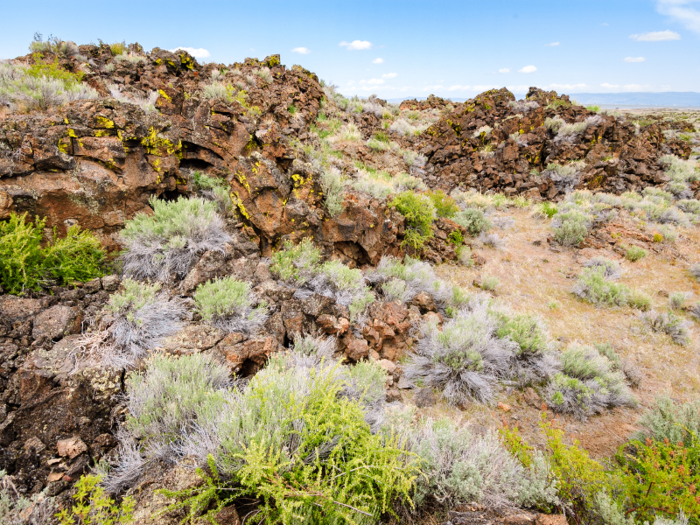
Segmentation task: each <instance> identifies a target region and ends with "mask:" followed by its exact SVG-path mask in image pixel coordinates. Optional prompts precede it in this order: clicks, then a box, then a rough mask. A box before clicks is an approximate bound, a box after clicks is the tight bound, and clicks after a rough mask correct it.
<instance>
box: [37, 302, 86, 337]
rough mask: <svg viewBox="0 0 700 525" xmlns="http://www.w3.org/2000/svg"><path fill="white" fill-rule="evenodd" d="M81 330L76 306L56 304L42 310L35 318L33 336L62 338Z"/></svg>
mask: <svg viewBox="0 0 700 525" xmlns="http://www.w3.org/2000/svg"><path fill="white" fill-rule="evenodd" d="M79 331H80V322H79V319H78V312H77V311H76V309H75V308H70V307H68V306H63V305H56V306H52V307H51V308H49V309H48V310H44V311H43V312H41V313H40V314H39V315H38V316H37V317H36V319H35V320H34V329H33V330H32V337H34V339H39V338H40V337H47V338H49V339H61V338H62V337H64V336H66V335H68V334H75V333H77V332H79Z"/></svg>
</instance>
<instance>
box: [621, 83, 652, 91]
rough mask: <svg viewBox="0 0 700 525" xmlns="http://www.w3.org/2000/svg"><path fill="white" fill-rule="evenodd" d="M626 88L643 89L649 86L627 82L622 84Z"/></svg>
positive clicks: (630, 89) (629, 89) (631, 89)
mask: <svg viewBox="0 0 700 525" xmlns="http://www.w3.org/2000/svg"><path fill="white" fill-rule="evenodd" d="M622 87H623V88H625V90H627V91H642V90H643V89H644V88H647V87H648V86H642V85H641V84H625V85H624V86H622Z"/></svg>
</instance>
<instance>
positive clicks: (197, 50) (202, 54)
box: [170, 47, 211, 58]
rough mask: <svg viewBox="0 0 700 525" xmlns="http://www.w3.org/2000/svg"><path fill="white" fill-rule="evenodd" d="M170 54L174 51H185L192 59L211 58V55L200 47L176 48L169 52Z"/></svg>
mask: <svg viewBox="0 0 700 525" xmlns="http://www.w3.org/2000/svg"><path fill="white" fill-rule="evenodd" d="M170 51H171V52H172V53H174V52H175V51H187V52H188V53H189V54H190V55H192V56H193V57H194V58H207V57H210V56H211V53H209V51H207V50H206V49H204V48H202V47H176V48H175V49H171V50H170Z"/></svg>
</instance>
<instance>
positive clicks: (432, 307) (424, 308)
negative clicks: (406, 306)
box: [411, 292, 437, 314]
mask: <svg viewBox="0 0 700 525" xmlns="http://www.w3.org/2000/svg"><path fill="white" fill-rule="evenodd" d="M411 304H412V305H414V306H417V307H418V308H419V309H420V312H421V313H422V314H424V313H426V312H437V305H436V304H435V300H434V299H433V296H432V295H430V294H428V293H426V292H420V293H419V294H416V296H415V297H414V298H413V299H412V300H411Z"/></svg>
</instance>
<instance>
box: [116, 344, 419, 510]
mask: <svg viewBox="0 0 700 525" xmlns="http://www.w3.org/2000/svg"><path fill="white" fill-rule="evenodd" d="M300 345H301V346H306V347H307V351H304V352H296V351H292V352H290V353H288V354H285V355H278V356H275V357H273V358H272V359H271V360H270V361H269V363H268V365H267V366H266V368H264V369H263V370H262V371H260V372H259V373H258V374H257V375H255V376H254V377H253V378H252V379H251V380H250V381H249V382H248V383H247V385H245V386H244V387H242V388H233V387H230V386H229V385H228V384H227V379H226V378H227V373H226V369H225V368H224V367H221V366H220V365H216V364H213V363H212V362H211V361H209V360H208V359H207V358H206V357H204V356H203V355H201V354H197V355H192V356H187V357H181V358H179V359H172V358H167V357H159V358H157V359H156V360H154V361H153V362H151V363H150V364H149V367H148V369H147V370H146V372H145V373H144V374H142V375H138V376H134V377H133V378H132V379H131V380H130V382H129V384H128V385H127V392H128V405H129V408H130V413H131V414H132V415H131V417H130V418H129V419H128V420H127V427H128V429H129V431H130V432H131V433H132V435H133V436H134V437H137V438H139V439H141V440H145V442H146V443H148V447H147V450H148V451H152V453H153V454H157V453H158V451H162V450H166V449H169V450H175V451H178V452H179V453H180V454H181V455H188V456H190V457H199V458H201V460H200V461H201V463H202V465H204V464H205V463H208V465H209V472H203V471H200V472H201V475H202V476H203V477H205V480H206V482H205V484H204V485H203V486H200V487H197V488H194V489H188V490H184V491H180V492H168V491H164V493H165V495H166V496H168V497H174V498H176V499H177V500H178V501H177V503H175V504H174V505H173V506H172V507H171V508H184V509H185V510H186V511H187V516H188V518H189V519H191V518H194V517H196V516H198V515H199V514H200V513H201V512H204V511H207V510H209V509H212V508H213V510H210V511H209V512H207V513H206V516H207V517H213V516H214V515H215V514H216V512H218V510H219V509H220V508H221V506H223V505H225V504H226V503H228V502H230V501H231V500H232V499H237V498H253V499H257V500H259V501H260V505H259V506H258V511H259V515H258V516H259V517H258V519H259V520H262V521H263V522H265V523H275V522H281V523H291V522H292V521H294V522H295V523H319V522H327V521H328V520H329V519H330V520H331V521H332V522H338V523H342V522H347V523H353V522H357V523H365V522H367V517H370V518H372V519H377V518H379V517H380V515H381V514H383V513H388V512H392V511H393V508H392V505H393V503H394V501H395V500H396V499H399V500H407V499H408V498H409V497H410V493H411V490H412V488H413V483H414V479H415V476H416V475H417V473H418V470H417V465H416V462H415V460H413V459H412V458H411V457H410V456H407V455H406V452H405V451H404V450H403V448H402V446H401V444H400V443H399V442H398V440H397V439H396V438H391V437H388V438H387V437H385V436H383V435H380V434H373V433H372V431H371V428H370V425H369V424H368V423H367V422H366V420H365V415H366V411H367V407H368V405H371V402H372V401H374V400H376V392H380V394H381V395H383V393H384V392H383V390H384V381H385V378H384V372H383V371H381V369H379V367H377V366H376V365H373V364H369V363H368V364H366V365H364V366H363V367H354V368H353V369H348V368H347V367H344V366H342V365H340V364H338V363H336V362H334V361H333V360H332V359H329V358H327V357H323V356H319V355H318V354H317V353H315V352H314V350H319V348H318V347H316V349H314V348H313V346H314V345H313V342H312V343H311V344H309V342H308V341H306V342H304V343H300ZM309 350H310V351H309ZM372 367H374V368H373V369H372V370H368V369H370V368H372ZM173 403H175V404H177V405H178V408H177V410H176V411H173V410H171V409H170V408H168V407H170V406H171V405H173ZM282 478H283V479H285V482H284V483H279V482H278V480H279V479H282Z"/></svg>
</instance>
